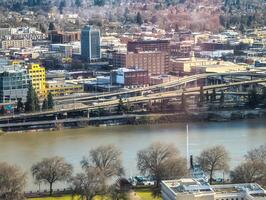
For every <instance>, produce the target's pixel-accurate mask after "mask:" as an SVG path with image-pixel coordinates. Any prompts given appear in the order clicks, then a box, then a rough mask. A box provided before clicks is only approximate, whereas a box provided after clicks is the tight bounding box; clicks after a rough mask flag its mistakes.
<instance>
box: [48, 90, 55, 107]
mask: <svg viewBox="0 0 266 200" xmlns="http://www.w3.org/2000/svg"><path fill="white" fill-rule="evenodd" d="M47 103H48V109H53V108H54V99H53V95H52V93H51V92H49V94H48V96H47Z"/></svg>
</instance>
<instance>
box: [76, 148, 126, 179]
mask: <svg viewBox="0 0 266 200" xmlns="http://www.w3.org/2000/svg"><path fill="white" fill-rule="evenodd" d="M121 156H122V153H121V151H120V150H119V149H117V147H115V146H113V145H106V146H99V147H97V148H95V149H92V150H91V151H90V154H89V157H88V158H86V157H84V158H83V160H82V161H81V165H82V167H83V168H84V169H86V168H90V167H93V168H96V169H98V170H99V171H100V172H101V174H102V175H103V176H104V177H105V178H111V177H114V176H120V175H122V174H123V173H124V170H123V167H122V159H121Z"/></svg>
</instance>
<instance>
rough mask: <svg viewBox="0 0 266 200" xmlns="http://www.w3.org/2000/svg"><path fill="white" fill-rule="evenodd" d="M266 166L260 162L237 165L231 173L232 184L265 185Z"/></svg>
mask: <svg viewBox="0 0 266 200" xmlns="http://www.w3.org/2000/svg"><path fill="white" fill-rule="evenodd" d="M265 170H266V166H265V164H263V163H262V162H257V161H245V162H243V163H241V164H239V165H238V166H237V167H236V168H235V169H234V170H233V171H232V172H231V173H230V177H231V181H232V182H233V183H254V182H257V183H259V184H263V183H264V184H265V182H264V181H265V174H266V172H265Z"/></svg>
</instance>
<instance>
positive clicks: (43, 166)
mask: <svg viewBox="0 0 266 200" xmlns="http://www.w3.org/2000/svg"><path fill="white" fill-rule="evenodd" d="M72 171H73V167H72V165H71V164H69V163H67V162H66V161H65V159H64V158H62V157H58V156H55V157H51V158H44V159H43V160H42V161H41V162H38V163H36V164H35V165H33V166H32V168H31V172H32V176H33V177H34V179H35V180H36V181H38V182H44V183H47V184H49V191H50V195H52V193H53V184H54V183H55V182H59V181H66V180H68V179H69V178H70V177H71V175H72Z"/></svg>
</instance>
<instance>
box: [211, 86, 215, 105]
mask: <svg viewBox="0 0 266 200" xmlns="http://www.w3.org/2000/svg"><path fill="white" fill-rule="evenodd" d="M215 100H216V91H215V89H214V88H213V89H212V94H211V102H213V101H215Z"/></svg>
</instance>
